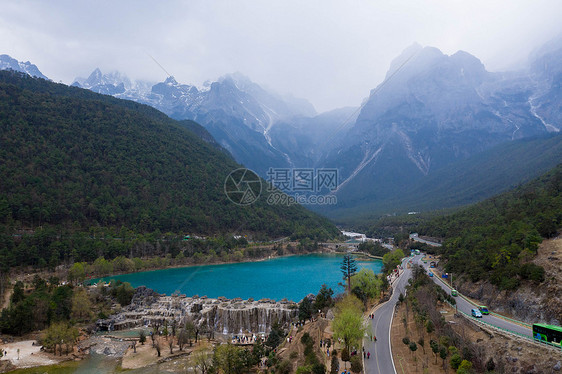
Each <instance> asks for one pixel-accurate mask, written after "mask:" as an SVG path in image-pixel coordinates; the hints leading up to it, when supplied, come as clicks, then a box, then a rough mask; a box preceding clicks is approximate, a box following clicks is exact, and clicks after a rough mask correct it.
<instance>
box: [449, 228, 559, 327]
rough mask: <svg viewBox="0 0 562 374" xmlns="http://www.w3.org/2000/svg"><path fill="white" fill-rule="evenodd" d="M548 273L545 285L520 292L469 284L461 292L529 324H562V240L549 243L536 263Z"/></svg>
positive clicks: (542, 249) (461, 287) (520, 288)
mask: <svg viewBox="0 0 562 374" xmlns="http://www.w3.org/2000/svg"><path fill="white" fill-rule="evenodd" d="M533 262H534V263H536V264H537V265H541V266H542V267H544V269H545V281H544V282H543V283H541V284H535V283H526V284H523V285H522V286H521V287H519V288H518V289H517V290H516V291H510V292H508V291H500V290H498V289H497V288H496V287H495V286H493V285H491V284H489V283H486V282H478V283H476V284H475V283H471V282H468V281H465V282H464V283H463V284H461V285H460V286H459V287H458V288H459V291H460V292H462V293H463V294H465V295H467V296H468V297H470V298H473V299H476V300H480V301H481V303H482V304H485V305H487V306H488V307H489V308H491V310H493V311H495V312H498V313H500V314H502V313H507V314H510V315H512V316H513V317H514V318H516V319H519V320H522V321H525V322H527V323H537V322H540V323H548V324H553V325H558V326H560V325H561V324H562V298H561V297H560V295H562V238H558V239H552V240H545V241H544V242H543V243H542V244H541V246H540V247H539V250H538V255H537V257H536V258H535V259H534V260H533Z"/></svg>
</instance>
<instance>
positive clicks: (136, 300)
mask: <svg viewBox="0 0 562 374" xmlns="http://www.w3.org/2000/svg"><path fill="white" fill-rule="evenodd" d="M297 314H298V305H297V304H296V303H295V302H292V301H288V300H281V301H278V302H277V301H274V300H270V299H261V300H257V301H256V300H253V299H248V300H242V299H240V298H235V299H227V298H225V297H219V298H216V299H210V298H207V297H206V296H202V297H199V296H197V295H195V296H192V297H186V296H185V295H173V296H164V295H160V294H158V293H157V292H155V291H153V290H151V289H149V288H146V287H143V286H141V287H138V288H137V289H136V291H135V294H134V295H133V299H132V301H131V304H130V305H128V306H126V307H125V308H123V310H122V311H121V312H120V313H118V314H116V315H113V316H110V317H109V318H108V319H104V320H98V321H97V326H98V327H99V328H100V329H101V330H124V329H130V328H134V327H139V326H153V325H154V324H159V325H161V324H163V323H164V321H167V323H168V325H171V324H172V323H173V321H176V323H178V326H181V325H182V324H183V323H185V322H186V321H187V320H191V321H193V323H194V324H195V325H196V326H199V327H200V328H202V329H206V330H212V331H215V332H218V333H223V334H237V333H244V332H250V333H269V331H270V330H271V326H272V325H273V323H274V322H276V321H277V322H278V323H280V324H281V325H288V324H290V322H291V321H292V320H293V319H294V318H295V317H296V316H297Z"/></svg>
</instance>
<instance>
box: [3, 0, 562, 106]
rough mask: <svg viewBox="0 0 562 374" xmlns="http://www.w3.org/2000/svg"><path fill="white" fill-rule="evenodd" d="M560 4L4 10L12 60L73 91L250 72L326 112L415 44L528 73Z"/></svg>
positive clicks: (396, 2)
mask: <svg viewBox="0 0 562 374" xmlns="http://www.w3.org/2000/svg"><path fill="white" fill-rule="evenodd" d="M561 15H562V1H560V0H533V1H529V0H508V1H494V0H430V1H422V0H412V1H406V0H388V1H384V2H383V1H374V0H364V1H359V0H340V1H329V0H317V1H311V0H295V1H293V0H247V1H246V0H224V1H215V0H201V1H199V0H187V1H159V2H156V1H138V0H134V1H115V0H113V1H99V0H97V1H89V2H86V1H75V0H72V1H56V0H55V1H22V0H17V1H6V0H4V1H2V5H1V7H0V54H1V53H6V54H9V55H11V56H12V57H14V58H16V59H18V60H23V61H27V60H29V61H31V62H32V63H34V64H36V65H37V66H38V67H39V69H40V70H41V71H42V72H43V74H45V75H47V76H48V77H49V78H51V79H53V80H55V81H63V82H64V83H68V84H70V83H72V82H73V80H74V78H75V77H77V76H82V77H87V76H88V75H89V74H90V73H91V71H92V70H93V69H94V68H96V67H99V68H100V69H101V70H102V71H103V72H108V71H112V70H119V71H121V72H123V73H125V74H127V75H128V76H129V77H130V78H133V79H145V80H150V81H155V82H156V81H162V80H164V79H165V78H166V73H164V72H163V71H162V70H161V69H160V68H159V67H158V66H157V65H156V64H155V63H154V61H152V59H151V58H150V57H149V56H148V55H151V56H153V57H154V58H155V59H156V60H157V61H158V62H159V63H160V64H161V65H162V66H164V68H165V69H166V70H167V71H168V72H169V73H170V74H172V75H174V76H175V77H176V79H177V80H178V81H179V82H182V83H189V84H197V85H200V84H202V83H203V82H204V81H205V80H215V79H216V78H218V77H219V76H221V75H223V74H227V73H232V72H236V71H239V72H241V73H243V74H245V75H247V76H248V77H250V78H251V79H252V80H253V81H255V82H257V83H260V84H262V85H264V86H265V87H268V88H270V89H272V90H275V91H276V92H279V93H292V94H294V95H295V96H298V97H304V98H306V99H308V100H309V101H310V102H311V103H312V104H314V106H315V107H316V109H317V110H318V111H325V110H329V109H333V108H337V107H342V106H358V105H359V104H360V103H361V101H362V99H363V98H365V97H366V96H368V94H369V91H370V89H372V88H374V87H375V86H376V85H377V84H379V83H380V82H381V81H382V79H383V78H384V75H385V73H386V70H387V69H388V67H389V65H390V62H391V60H392V59H393V58H394V57H396V56H397V55H398V54H399V53H400V52H401V51H402V50H403V49H405V48H406V47H408V46H409V45H411V44H412V43H414V42H418V43H420V44H421V45H424V46H427V45H431V46H435V47H437V48H439V49H441V50H442V51H443V52H444V53H447V54H452V53H454V52H456V51H457V50H465V51H467V52H469V53H472V54H474V55H475V56H476V57H478V58H480V59H481V60H482V62H483V63H484V64H485V65H486V67H487V69H488V70H492V71H497V70H504V69H510V68H514V67H516V66H521V65H522V64H523V63H524V62H525V61H526V58H527V56H528V54H529V52H531V51H532V50H533V49H535V48H536V47H539V46H540V45H541V44H542V43H544V42H546V41H548V40H549V39H551V38H553V37H555V36H558V35H560V34H561V33H562V22H561V21H560V16H561Z"/></svg>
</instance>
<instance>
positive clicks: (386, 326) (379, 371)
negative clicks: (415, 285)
mask: <svg viewBox="0 0 562 374" xmlns="http://www.w3.org/2000/svg"><path fill="white" fill-rule="evenodd" d="M422 258H423V255H418V256H415V257H407V258H404V259H403V260H402V268H403V269H404V270H403V271H402V274H401V275H400V277H399V278H398V279H397V280H396V281H395V282H394V284H393V288H394V291H393V293H392V297H391V298H390V300H389V301H387V302H386V303H384V304H382V305H381V306H379V307H378V309H377V310H376V312H375V313H374V314H375V315H374V318H373V319H369V320H368V325H367V334H368V335H369V336H376V337H377V341H376V342H374V341H371V339H369V338H367V339H365V340H364V347H365V351H366V352H370V353H371V357H370V359H364V360H363V361H364V363H365V373H366V374H389V373H396V369H395V367H394V362H393V359H392V351H391V348H390V347H391V346H390V326H391V320H392V315H393V313H394V306H395V305H396V302H397V301H398V297H399V295H400V293H404V289H405V287H406V285H407V284H408V279H410V277H411V275H412V271H411V269H408V268H407V266H406V264H407V263H408V261H410V260H411V261H412V263H414V264H419V265H421V266H423V267H424V268H425V269H426V271H428V272H429V270H430V269H429V265H428V264H423V263H422ZM431 279H432V280H433V281H434V282H435V283H436V284H437V285H439V286H440V287H442V288H443V289H444V290H445V292H447V293H448V294H450V293H451V287H450V286H449V284H447V283H446V282H445V281H444V280H441V279H440V278H438V277H432V278H431ZM455 299H456V301H457V309H458V310H459V311H462V312H464V313H466V314H468V315H469V316H470V315H471V309H473V308H476V306H475V305H474V304H472V303H470V302H469V301H467V300H466V299H464V298H462V297H461V296H460V295H459V296H458V297H456V298H455ZM482 321H483V322H486V323H488V324H490V325H493V326H496V327H499V328H501V329H504V330H509V331H512V332H515V333H517V334H521V335H525V336H528V337H532V331H531V329H530V328H529V327H528V326H525V324H523V323H521V322H519V323H518V322H517V321H513V322H512V321H510V320H506V319H503V318H501V317H496V316H494V315H491V314H490V315H485V316H482Z"/></svg>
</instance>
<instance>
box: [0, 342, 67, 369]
mask: <svg viewBox="0 0 562 374" xmlns="http://www.w3.org/2000/svg"><path fill="white" fill-rule="evenodd" d="M34 344H35V345H34ZM0 349H2V350H4V351H7V354H6V356H4V357H2V359H4V360H6V359H7V360H10V362H11V363H12V364H13V365H14V366H16V367H18V368H28V367H34V366H43V365H52V364H56V363H58V362H61V361H64V360H66V359H67V358H68V357H62V358H61V359H59V358H57V357H55V356H53V355H51V354H48V353H45V352H42V351H41V346H40V345H37V344H36V341H35V340H23V341H21V342H15V343H8V344H2V345H0ZM18 351H19V352H18Z"/></svg>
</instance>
